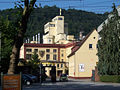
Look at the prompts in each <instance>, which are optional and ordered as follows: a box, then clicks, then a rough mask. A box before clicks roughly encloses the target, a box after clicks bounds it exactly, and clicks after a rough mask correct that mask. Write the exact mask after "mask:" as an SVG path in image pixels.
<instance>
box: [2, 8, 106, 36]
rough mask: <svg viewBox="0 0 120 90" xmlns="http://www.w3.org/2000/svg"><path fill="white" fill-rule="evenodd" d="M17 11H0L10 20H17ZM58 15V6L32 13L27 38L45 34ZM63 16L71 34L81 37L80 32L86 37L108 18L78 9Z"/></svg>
mask: <svg viewBox="0 0 120 90" xmlns="http://www.w3.org/2000/svg"><path fill="white" fill-rule="evenodd" d="M15 12H16V9H7V10H3V11H0V16H4V17H8V19H9V20H13V21H14V20H16V19H15V18H16V16H15V14H14V13H15ZM56 15H59V8H57V7H56V6H53V7H49V6H45V7H44V8H36V9H34V11H33V12H32V14H31V16H30V18H29V23H28V28H27V33H26V35H27V37H30V38H32V36H33V35H35V34H37V33H38V32H40V33H41V37H42V34H44V25H45V24H46V23H47V22H49V21H51V19H52V18H54V17H55V16H56ZM62 15H63V16H64V17H65V23H68V32H69V34H74V35H75V36H78V35H79V32H80V31H84V35H86V34H87V33H88V32H90V31H91V30H93V29H94V28H97V27H98V26H99V25H100V24H101V23H102V22H103V21H104V20H105V19H106V18H107V14H95V13H92V12H85V11H81V10H76V9H68V10H65V9H62Z"/></svg>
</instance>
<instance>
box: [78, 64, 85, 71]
mask: <svg viewBox="0 0 120 90" xmlns="http://www.w3.org/2000/svg"><path fill="white" fill-rule="evenodd" d="M84 71H85V70H84V64H79V72H84Z"/></svg>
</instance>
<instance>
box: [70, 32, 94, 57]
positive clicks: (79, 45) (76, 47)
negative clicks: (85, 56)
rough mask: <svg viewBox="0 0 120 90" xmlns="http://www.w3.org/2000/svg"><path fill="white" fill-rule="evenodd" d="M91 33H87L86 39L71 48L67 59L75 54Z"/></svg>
mask: <svg viewBox="0 0 120 90" xmlns="http://www.w3.org/2000/svg"><path fill="white" fill-rule="evenodd" d="M93 31H94V30H93ZM93 31H91V32H90V33H88V34H87V35H86V37H85V38H84V39H83V40H82V41H80V42H78V43H76V45H75V46H74V47H73V48H72V52H71V54H69V55H68V57H71V56H72V55H74V54H75V52H76V51H77V50H78V49H79V48H80V47H81V46H82V45H83V44H84V42H85V41H86V40H87V39H88V37H89V36H90V35H91V34H92V32H93Z"/></svg>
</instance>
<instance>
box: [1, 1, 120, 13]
mask: <svg viewBox="0 0 120 90" xmlns="http://www.w3.org/2000/svg"><path fill="white" fill-rule="evenodd" d="M15 1H19V0H0V9H1V10H4V9H9V8H14V2H15ZM39 3H41V6H42V7H43V6H45V5H48V6H54V5H56V6H57V7H59V8H63V9H69V8H71V9H73V8H74V9H78V10H85V11H88V12H95V13H105V12H110V11H112V5H113V4H112V3H115V5H116V7H117V6H118V5H120V0H37V2H36V4H37V5H39Z"/></svg>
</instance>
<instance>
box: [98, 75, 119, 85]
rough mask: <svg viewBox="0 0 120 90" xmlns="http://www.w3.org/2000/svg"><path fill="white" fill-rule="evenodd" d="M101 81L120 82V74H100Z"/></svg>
mask: <svg viewBox="0 0 120 90" xmlns="http://www.w3.org/2000/svg"><path fill="white" fill-rule="evenodd" d="M100 81H102V82H113V83H120V76H117V75H104V76H100Z"/></svg>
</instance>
